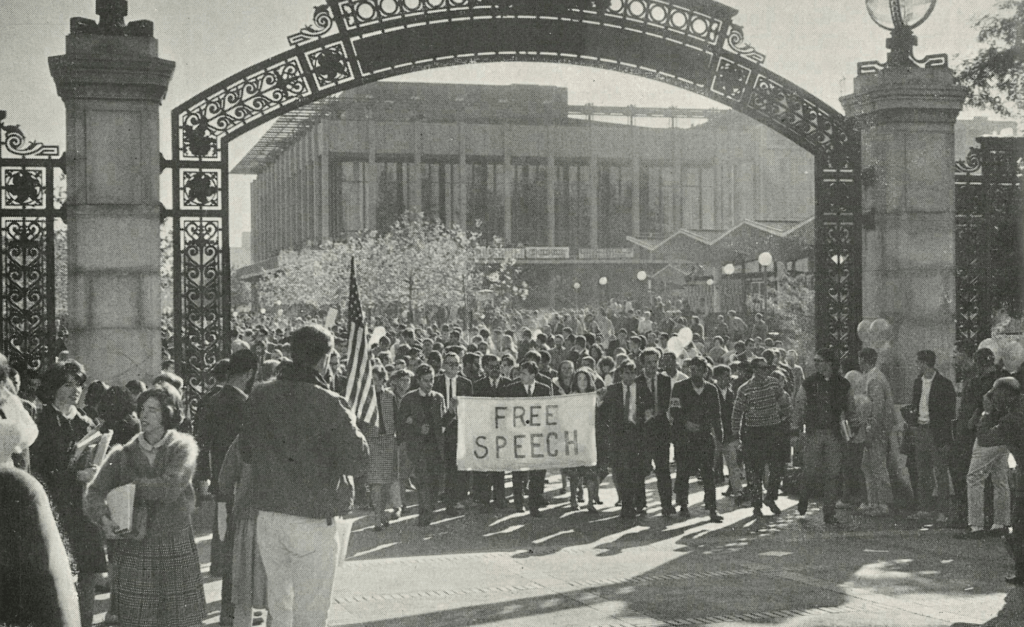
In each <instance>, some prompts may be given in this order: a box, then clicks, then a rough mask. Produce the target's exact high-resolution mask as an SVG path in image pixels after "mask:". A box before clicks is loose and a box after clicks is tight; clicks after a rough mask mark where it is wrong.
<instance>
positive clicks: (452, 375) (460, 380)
mask: <svg viewBox="0 0 1024 627" xmlns="http://www.w3.org/2000/svg"><path fill="white" fill-rule="evenodd" d="M460 370H462V358H460V357H459V354H458V353H456V352H455V351H449V352H447V353H445V354H444V357H443V359H442V361H441V372H442V376H440V377H437V378H436V379H435V380H434V391H435V392H437V393H438V394H440V395H441V396H442V397H444V400H445V404H446V407H447V408H448V410H447V411H446V412H445V414H444V463H445V468H444V503H445V514H447V515H448V516H457V515H458V513H459V509H458V505H459V501H461V500H462V499H464V498H466V492H467V491H468V490H469V473H466V472H463V471H460V470H459V468H458V464H457V463H456V459H455V455H456V449H457V448H458V444H459V423H458V408H459V397H461V396H473V382H472V381H470V380H469V379H467V378H466V377H464V376H462V375H461V374H459V371H460Z"/></svg>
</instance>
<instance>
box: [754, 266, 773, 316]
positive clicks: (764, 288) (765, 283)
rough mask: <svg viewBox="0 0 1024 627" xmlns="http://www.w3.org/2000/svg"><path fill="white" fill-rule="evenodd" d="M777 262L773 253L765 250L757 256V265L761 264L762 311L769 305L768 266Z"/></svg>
mask: <svg viewBox="0 0 1024 627" xmlns="http://www.w3.org/2000/svg"><path fill="white" fill-rule="evenodd" d="M773 263H775V259H774V258H773V257H772V254H771V253H770V252H768V251H765V252H763V253H761V254H760V255H758V256H757V265H759V266H761V311H764V310H765V309H767V306H768V273H767V270H768V267H769V266H770V265H772V264H773Z"/></svg>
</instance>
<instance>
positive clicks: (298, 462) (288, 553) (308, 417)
mask: <svg viewBox="0 0 1024 627" xmlns="http://www.w3.org/2000/svg"><path fill="white" fill-rule="evenodd" d="M291 347H292V360H293V363H292V364H290V365H287V366H282V368H281V372H280V375H279V376H278V378H277V380H276V381H273V382H271V383H267V384H265V385H260V386H257V387H256V388H255V389H254V390H253V391H252V394H251V395H250V396H249V400H248V401H246V404H245V408H244V416H245V420H246V427H245V428H243V429H242V432H241V436H240V438H239V445H240V448H241V449H242V459H243V460H244V461H245V462H246V463H249V464H252V466H253V479H254V481H253V483H254V484H255V486H256V492H255V498H254V504H255V506H256V509H257V510H258V511H259V519H258V522H257V527H256V535H257V542H258V543H259V549H260V554H261V555H262V556H263V565H264V567H265V568H266V571H267V594H268V596H267V605H268V610H269V613H270V618H271V621H273V624H275V625H286V626H293V627H324V626H325V625H326V624H327V611H328V609H329V608H330V605H331V596H332V593H333V590H334V575H335V569H336V568H337V566H338V553H339V551H340V549H341V545H340V538H339V534H338V525H337V524H335V521H336V520H337V519H338V518H340V517H341V516H342V515H343V514H345V513H346V512H347V511H348V510H349V508H350V507H351V502H352V493H351V487H350V484H351V481H350V479H349V476H350V475H354V474H360V473H362V472H364V471H365V470H366V467H367V465H368V463H369V459H370V451H369V447H368V446H367V443H366V439H365V438H364V437H363V435H362V433H360V432H359V429H358V428H357V427H356V419H355V416H354V415H353V414H352V412H351V411H350V410H349V409H348V406H347V404H346V402H345V400H344V399H343V398H342V397H341V396H340V395H338V394H336V393H335V392H332V391H330V390H329V389H328V387H327V382H326V380H324V375H325V374H326V372H327V369H328V367H329V366H330V362H329V358H330V353H331V349H332V348H333V347H334V337H333V336H332V335H331V333H330V332H329V331H328V330H327V329H325V328H323V327H321V326H319V325H309V326H305V327H302V328H300V329H298V330H297V331H295V333H293V334H292V337H291Z"/></svg>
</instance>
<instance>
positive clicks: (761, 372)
mask: <svg viewBox="0 0 1024 627" xmlns="http://www.w3.org/2000/svg"><path fill="white" fill-rule="evenodd" d="M750 365H751V368H752V369H753V371H754V376H753V378H752V379H750V381H747V382H746V383H744V384H743V385H741V386H740V388H739V389H738V390H736V403H735V404H734V405H733V409H732V432H733V435H734V437H735V435H736V434H739V436H740V448H741V450H742V451H743V456H744V458H745V460H746V466H747V489H748V490H749V491H750V497H751V505H753V508H754V517H755V518H761V516H762V513H761V502H762V493H761V490H762V485H763V484H764V469H765V466H766V465H767V466H768V470H769V472H770V473H771V476H770V477H769V479H768V485H767V495H766V498H764V504H765V505H767V506H768V509H770V510H771V511H772V513H773V514H775V515H776V516H778V515H779V514H781V513H782V511H781V510H780V509H779V506H778V505H776V504H775V500H776V499H777V498H778V497H779V485H780V484H781V483H782V474H783V472H784V470H785V466H786V457H787V456H788V454H789V414H790V411H791V407H792V403H791V401H790V398H789V394H786V390H784V389H783V388H782V383H781V382H780V381H779V380H778V379H775V378H774V377H771V376H769V374H770V372H771V371H770V369H769V367H768V362H767V361H765V359H764V358H763V357H755V358H753V359H752V360H750Z"/></svg>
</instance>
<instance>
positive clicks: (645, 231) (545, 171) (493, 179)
mask: <svg viewBox="0 0 1024 627" xmlns="http://www.w3.org/2000/svg"><path fill="white" fill-rule="evenodd" d="M372 167H373V170H371V164H369V163H367V162H365V161H356V160H343V159H335V160H332V162H331V180H332V182H333V184H332V187H333V189H332V199H331V200H332V207H331V224H330V232H331V237H332V238H334V239H337V238H338V237H340V236H342V235H344V234H345V232H346V231H347V230H349V229H350V228H351V225H352V224H354V223H358V224H361V225H362V227H363V228H370V229H377V230H387V229H388V228H389V227H390V226H391V225H393V224H394V223H395V222H396V221H398V220H400V219H401V218H402V217H403V216H404V215H406V214H408V213H410V212H412V211H416V210H417V209H418V210H419V211H420V212H422V214H423V216H424V217H425V218H426V219H428V220H435V221H438V222H441V223H444V224H448V225H452V224H457V223H459V222H460V216H459V207H458V194H459V183H460V181H459V179H460V168H459V165H458V164H456V163H421V164H420V165H419V166H418V167H419V168H420V176H419V199H418V200H419V207H418V208H417V207H416V198H415V197H414V194H413V191H414V190H413V187H414V185H415V179H414V177H413V171H414V168H416V167H417V165H416V164H415V163H413V162H410V161H387V160H382V161H377V162H376V163H374V164H373V166H372ZM505 167H506V166H505V165H504V164H502V163H489V162H470V163H468V164H467V174H468V181H467V187H466V225H467V227H468V228H469V229H470V230H473V231H478V232H480V233H481V234H483V235H484V236H485V237H488V238H490V237H493V236H497V237H502V238H504V237H505V235H506V232H507V233H509V234H510V235H511V239H510V241H509V243H510V244H517V245H526V246H548V245H551V244H554V245H555V246H568V247H572V248H587V247H590V246H592V245H594V242H591V230H592V226H593V225H591V223H590V222H591V219H592V214H591V207H590V203H591V193H592V192H593V194H594V196H595V197H596V204H597V211H596V214H597V220H598V225H597V226H598V228H597V229H596V232H597V238H598V241H597V242H596V245H597V246H598V247H601V248H618V247H625V246H628V242H627V240H626V237H627V236H628V235H636V236H640V237H662V236H665V235H667V234H669V233H670V232H671V231H672V230H674V229H678V228H681V227H683V228H690V229H695V230H705V229H719V228H722V226H723V223H724V222H725V216H724V215H723V213H724V212H723V209H724V210H725V211H731V210H732V209H733V207H724V208H723V206H721V205H720V204H716V193H720V194H721V196H722V198H721V200H722V201H723V202H725V203H732V202H733V198H734V196H735V194H734V193H733V190H731V189H728V188H729V187H733V186H734V185H735V184H736V181H729V183H730V185H728V186H726V187H725V188H724V189H723V190H722V191H721V192H719V189H718V188H719V187H721V186H716V184H715V169H714V168H711V167H684V168H682V170H681V177H680V180H679V184H678V191H677V186H676V181H675V179H676V171H675V168H673V167H671V166H665V165H654V164H642V165H641V167H640V173H639V174H640V176H639V181H636V180H635V179H636V176H635V171H634V169H633V166H632V165H631V164H620V163H601V162H599V163H598V165H597V168H596V177H594V176H592V170H591V168H590V166H589V165H587V164H585V163H580V164H565V163H556V165H555V167H554V169H553V172H549V167H548V165H547V163H546V162H540V163H537V162H530V161H528V162H522V163H512V164H511V165H510V166H509V169H510V171H509V178H510V186H509V190H510V192H511V196H510V205H511V223H510V224H509V225H506V224H505V220H506V213H505V189H506V187H505ZM735 169H736V168H733V170H735ZM371 171H373V172H375V174H374V175H372V176H371V174H370V172H371ZM549 176H553V177H554V198H553V209H554V211H553V216H554V225H550V224H549V223H548V221H549V215H551V214H550V213H549V210H548V201H549V200H548V177H549ZM729 176H731V177H733V178H736V177H737V176H739V177H744V176H745V177H747V178H749V184H750V188H751V191H752V189H753V168H752V167H751V168H748V169H747V170H746V171H745V172H730V173H729ZM592 178H596V181H594V180H592ZM636 185H639V190H638V193H636V194H635V193H634V186H636ZM371 186H373V190H372V191H373V192H374V194H373V196H374V197H375V202H374V205H373V207H372V209H373V210H372V211H371V206H370V204H371V193H370V192H371V189H370V187H371ZM595 186H596V189H595ZM635 197H636V198H635ZM634 202H636V204H637V216H638V218H639V227H638V228H636V226H637V225H635V224H634ZM353 216H355V217H357V220H353V219H352V218H353ZM551 226H553V227H554V228H553V229H552V228H550V227H551ZM552 232H553V233H554V241H553V242H552V241H551V240H550V239H549V237H550V235H549V234H550V233H552Z"/></svg>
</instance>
